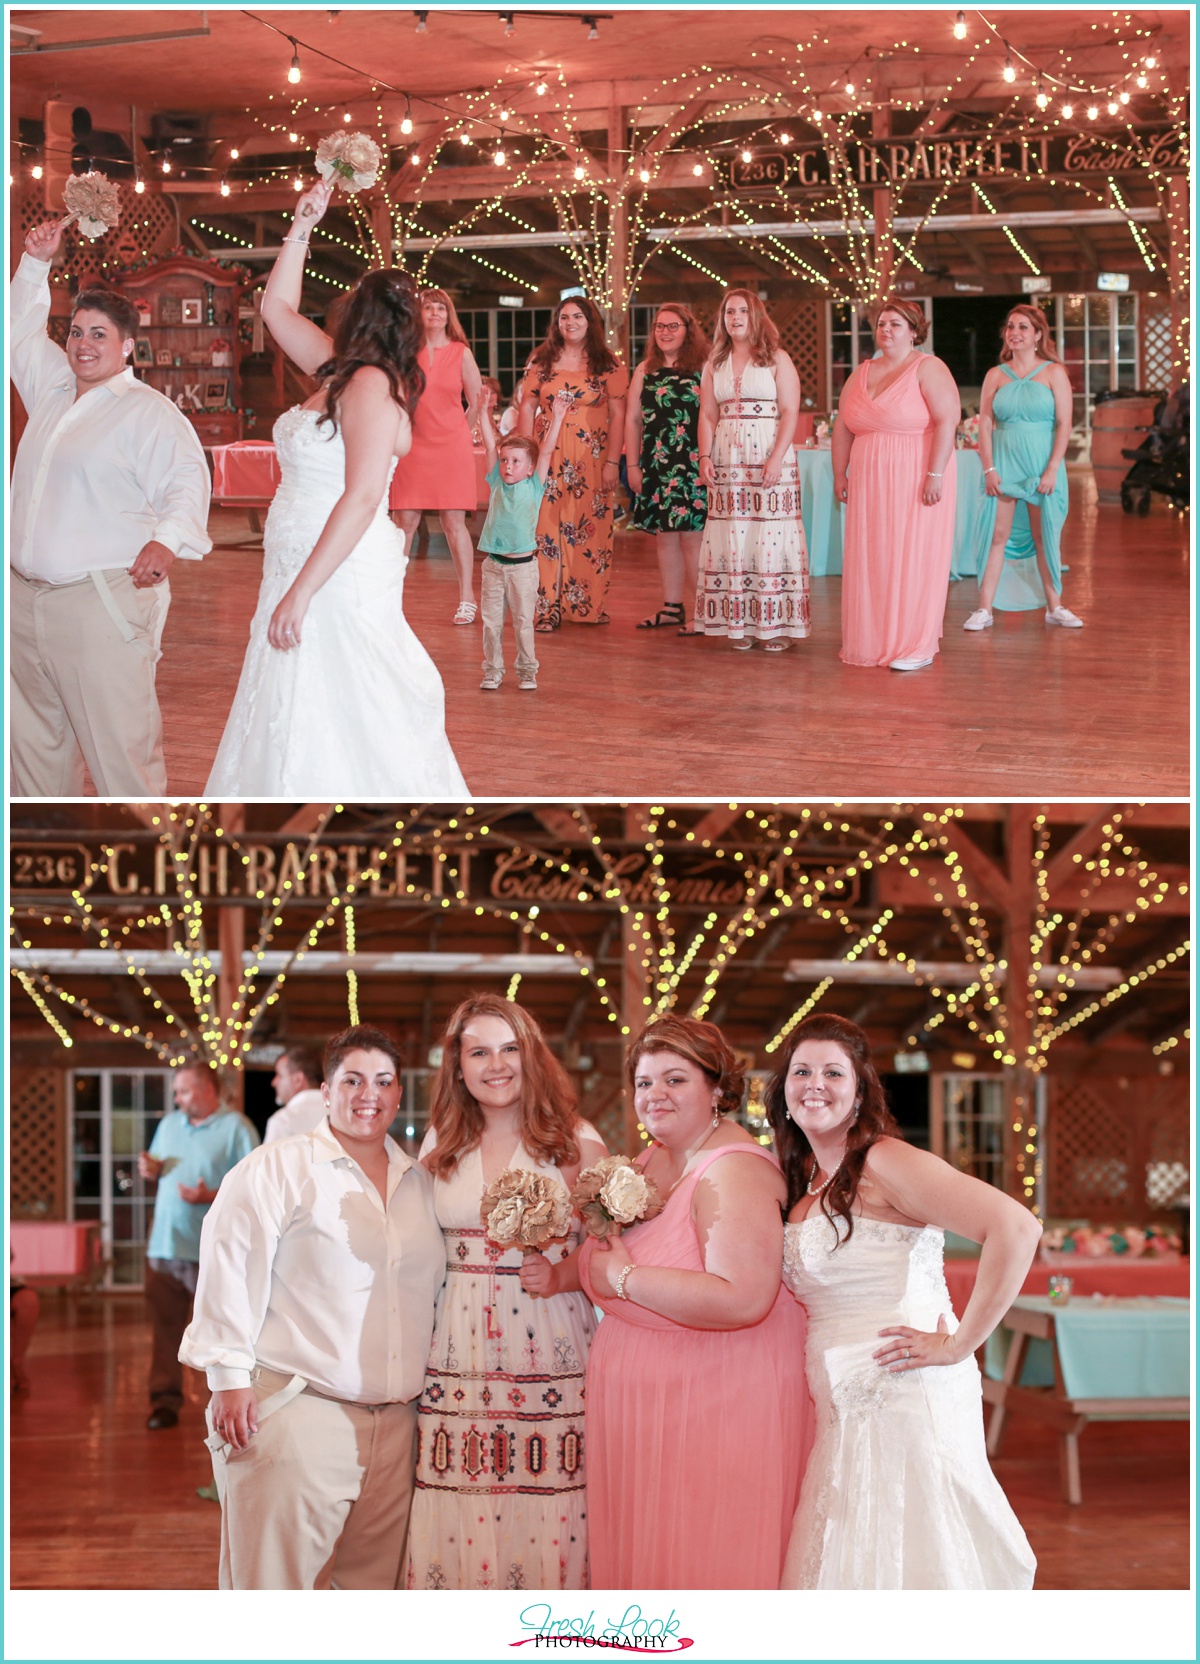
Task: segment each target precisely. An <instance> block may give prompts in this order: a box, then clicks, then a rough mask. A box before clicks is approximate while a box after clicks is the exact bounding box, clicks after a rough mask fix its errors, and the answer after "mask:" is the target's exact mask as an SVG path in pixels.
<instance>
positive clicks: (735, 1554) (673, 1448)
mask: <svg viewBox="0 0 1200 1664" xmlns="http://www.w3.org/2000/svg"><path fill="white" fill-rule="evenodd" d="M730 1159H736V1160H743V1161H744V1160H746V1159H749V1160H751V1161H754V1160H758V1161H771V1162H774V1159H775V1158H774V1157H773V1156H771V1155H769V1154H768V1153H767V1151H765V1150H760V1149H758V1148H757V1147H756V1146H753V1145H749V1144H741V1145H725V1146H724V1147H722V1148H721V1149H718V1150H714V1151H712V1153H711V1154H710V1155H709V1156H707V1157H706V1158H704V1159H703V1160H701V1161H700V1162H698V1163H697V1165H696V1166H695V1168H694V1169H693V1170H692V1171H691V1172H690V1173H689V1174H688V1175H687V1176H686V1177H685V1178H684V1179H683V1181H682V1182H681V1183H680V1184H679V1185H678V1186H677V1187H676V1189H675V1190H674V1191H673V1192H672V1193H671V1195H670V1197H669V1198H668V1200H667V1205H666V1207H665V1208H664V1209H663V1211H662V1213H660V1214H659V1215H658V1216H657V1218H655V1219H649V1220H647V1221H646V1222H645V1223H644V1224H641V1225H633V1226H631V1227H630V1228H629V1229H628V1230H627V1231H625V1233H624V1238H623V1240H624V1242H625V1246H626V1247H627V1248H628V1250H629V1252H630V1254H631V1256H632V1257H633V1259H634V1260H635V1261H636V1262H637V1263H638V1264H639V1265H665V1266H673V1267H676V1268H678V1269H680V1270H684V1271H703V1270H704V1260H703V1257H702V1255H701V1252H700V1243H699V1240H698V1239H697V1236H696V1227H695V1225H694V1224H693V1222H692V1197H693V1194H694V1192H695V1188H696V1183H697V1181H698V1180H699V1178H700V1177H701V1175H702V1174H703V1173H705V1172H706V1171H707V1170H708V1168H709V1167H711V1166H712V1164H713V1162H714V1161H728V1160H730ZM595 1252H596V1248H595V1244H594V1242H593V1241H592V1240H591V1239H589V1240H588V1241H586V1242H585V1243H584V1245H583V1249H582V1252H581V1255H580V1261H579V1271H580V1276H581V1278H582V1281H583V1286H584V1288H585V1289H586V1290H587V1292H588V1293H589V1294H590V1295H591V1296H592V1298H593V1299H594V1300H597V1304H598V1305H600V1306H601V1307H602V1308H603V1311H604V1319H603V1321H602V1322H601V1324H600V1329H599V1332H598V1334H597V1335H596V1338H595V1340H594V1341H593V1342H592V1349H591V1353H590V1354H589V1357H588V1372H587V1445H588V1514H589V1527H590V1537H591V1567H592V1587H593V1589H775V1588H778V1586H779V1579H780V1574H781V1572H782V1570H783V1561H784V1553H785V1550H786V1547H787V1541H788V1533H789V1531H790V1529H791V1524H792V1515H793V1513H794V1511H795V1506H796V1501H797V1498H798V1496H799V1492H800V1480H801V1477H802V1475H803V1469H804V1459H805V1455H806V1453H807V1449H808V1445H809V1443H810V1441H811V1437H812V1434H811V1410H810V1407H809V1402H808V1394H807V1392H806V1391H805V1386H804V1328H805V1318H804V1311H803V1308H802V1307H800V1306H799V1305H797V1303H796V1302H795V1301H794V1300H793V1299H792V1297H791V1295H790V1294H789V1293H788V1291H787V1289H786V1288H784V1287H783V1286H782V1284H781V1285H780V1290H779V1294H778V1296H777V1297H776V1300H775V1304H774V1305H773V1306H772V1308H771V1310H770V1311H769V1312H768V1313H767V1315H766V1317H765V1318H763V1320H762V1322H761V1323H755V1324H752V1325H751V1326H749V1327H748V1328H745V1329H689V1328H687V1327H686V1326H685V1325H683V1324H681V1323H675V1322H672V1320H671V1319H670V1318H667V1317H660V1316H659V1315H658V1314H657V1313H656V1312H651V1311H647V1310H646V1308H645V1307H644V1306H638V1305H635V1304H634V1303H632V1302H631V1301H628V1300H616V1299H609V1298H607V1297H604V1298H602V1299H597V1296H596V1295H595V1293H594V1291H593V1289H592V1285H591V1282H590V1278H589V1269H590V1266H591V1261H592V1258H593V1256H594V1254H595Z"/></svg>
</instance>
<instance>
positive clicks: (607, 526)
mask: <svg viewBox="0 0 1200 1664" xmlns="http://www.w3.org/2000/svg"><path fill="white" fill-rule="evenodd" d="M528 381H529V385H528V390H527V393H526V397H527V398H532V399H533V400H534V421H533V437H534V438H535V439H536V441H537V442H538V444H539V445H540V444H541V442H542V437H543V435H544V434H545V432H546V429H547V427H548V426H549V424H550V407H551V405H552V404H553V402H554V395H555V394H556V393H558V392H561V391H563V390H564V389H565V390H566V391H567V392H569V393H573V394H574V395H575V405H574V408H573V409H572V410H570V411H569V412H568V414H567V417H566V420H565V421H564V422H563V425H562V427H561V429H560V430H559V435H558V444H557V445H556V446H555V447H554V455H553V457H552V458H551V461H550V476H549V478H548V479H547V481H546V495H545V496H544V497H543V498H542V507H541V512H540V513H539V515H538V524H537V557H538V585H539V587H538V599H537V615H536V616H537V621H538V624H539V625H540V626H542V627H546V626H556V625H558V624H560V623H567V624H603V623H607V621H608V620H607V614H606V613H605V611H604V601H605V597H606V596H607V595H608V585H609V576H610V571H611V567H612V543H613V500H612V494H611V492H608V491H605V489H604V456H605V452H606V451H607V449H608V435H609V401H610V400H612V399H623V398H624V397H625V394H626V393H627V391H628V389H629V374H628V372H627V371H626V370H625V368H624V366H623V365H618V366H617V368H616V369H615V370H612V371H610V372H609V374H608V375H606V376H587V375H583V374H581V373H580V372H579V371H572V372H571V373H570V374H563V373H561V372H557V373H553V374H551V375H548V376H546V377H545V378H543V377H542V376H541V375H540V373H539V372H538V371H536V370H531V371H530V372H529V378H528Z"/></svg>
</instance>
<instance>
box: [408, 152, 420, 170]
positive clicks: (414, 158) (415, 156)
mask: <svg viewBox="0 0 1200 1664" xmlns="http://www.w3.org/2000/svg"><path fill="white" fill-rule="evenodd" d="M408 159H409V161H410V162H411V163H412V165H413V166H414V167H419V166H420V162H421V152H420V151H419V150H414V151H413V153H412V155H411V156H410V157H409V158H408Z"/></svg>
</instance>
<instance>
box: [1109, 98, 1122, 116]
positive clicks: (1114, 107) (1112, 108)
mask: <svg viewBox="0 0 1200 1664" xmlns="http://www.w3.org/2000/svg"><path fill="white" fill-rule="evenodd" d="M1120 108H1121V106H1120V105H1119V104H1118V103H1117V101H1116V99H1115V98H1110V99H1109V101H1108V113H1109V115H1110V116H1115V115H1116V113H1117V111H1118V110H1119V109H1120Z"/></svg>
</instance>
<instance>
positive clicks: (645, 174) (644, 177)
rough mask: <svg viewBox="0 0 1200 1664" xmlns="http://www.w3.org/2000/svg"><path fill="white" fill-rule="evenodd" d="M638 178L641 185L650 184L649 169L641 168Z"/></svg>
mask: <svg viewBox="0 0 1200 1664" xmlns="http://www.w3.org/2000/svg"><path fill="white" fill-rule="evenodd" d="M638 178H639V179H640V180H641V182H642V184H643V185H648V184H649V183H650V169H649V168H643V169H642V170H641V172H640V173H639V174H638Z"/></svg>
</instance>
